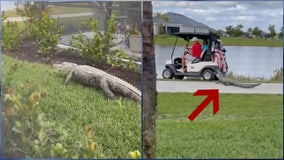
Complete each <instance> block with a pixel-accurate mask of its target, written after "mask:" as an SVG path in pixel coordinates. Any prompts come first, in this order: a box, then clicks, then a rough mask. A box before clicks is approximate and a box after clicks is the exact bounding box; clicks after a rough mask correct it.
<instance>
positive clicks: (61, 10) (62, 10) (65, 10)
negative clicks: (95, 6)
mask: <svg viewBox="0 0 284 160" xmlns="http://www.w3.org/2000/svg"><path fill="white" fill-rule="evenodd" d="M80 5H82V4H80ZM86 5H88V4H86ZM49 11H50V14H52V15H55V14H72V13H84V12H91V11H92V10H91V8H79V7H64V6H53V7H51V8H50V9H49Z"/></svg>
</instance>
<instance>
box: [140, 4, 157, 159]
mask: <svg viewBox="0 0 284 160" xmlns="http://www.w3.org/2000/svg"><path fill="white" fill-rule="evenodd" d="M142 33H143V35H142V36H143V72H142V73H143V91H144V92H143V97H142V100H143V103H142V104H143V125H142V126H143V150H144V154H143V158H145V159H150V158H151V159H154V158H156V136H155V134H156V133H155V126H156V114H157V113H156V111H157V92H156V69H155V68H156V67H155V61H154V59H155V48H154V40H153V11H152V2H151V1H144V2H143V32H142Z"/></svg>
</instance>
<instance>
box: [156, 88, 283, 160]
mask: <svg viewBox="0 0 284 160" xmlns="http://www.w3.org/2000/svg"><path fill="white" fill-rule="evenodd" d="M204 98H205V97H204V96H197V97H196V96H193V94H192V93H176V94H172V93H159V94H158V119H157V133H156V135H157V157H159V158H282V157H283V103H282V100H283V96H282V95H257V94H221V95H220V110H219V112H218V113H217V114H216V115H215V116H213V115H212V103H210V104H209V106H208V107H207V108H206V109H205V110H203V112H201V114H200V115H199V116H198V117H197V118H196V119H195V120H194V121H193V122H191V121H189V120H188V119H187V117H188V115H189V114H190V113H191V112H192V111H193V110H194V109H195V108H196V107H197V106H198V105H199V104H200V103H201V102H202V101H203V100H204Z"/></svg>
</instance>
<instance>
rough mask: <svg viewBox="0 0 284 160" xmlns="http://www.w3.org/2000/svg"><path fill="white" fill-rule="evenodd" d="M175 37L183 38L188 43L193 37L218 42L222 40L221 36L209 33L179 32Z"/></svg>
mask: <svg viewBox="0 0 284 160" xmlns="http://www.w3.org/2000/svg"><path fill="white" fill-rule="evenodd" d="M173 35H174V36H177V37H180V38H183V39H184V40H186V41H188V40H190V39H192V38H193V37H197V38H198V39H202V40H203V39H210V40H211V41H217V39H220V36H218V35H216V34H214V33H212V32H209V33H192V32H177V33H174V34H173Z"/></svg>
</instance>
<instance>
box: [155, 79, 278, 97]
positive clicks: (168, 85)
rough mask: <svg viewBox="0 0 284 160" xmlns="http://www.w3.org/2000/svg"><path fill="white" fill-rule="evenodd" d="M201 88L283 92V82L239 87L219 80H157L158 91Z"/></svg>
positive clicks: (225, 91) (220, 90)
mask: <svg viewBox="0 0 284 160" xmlns="http://www.w3.org/2000/svg"><path fill="white" fill-rule="evenodd" d="M199 89H219V93H256V94H283V84H282V83H262V84H261V85H259V86H257V87H255V88H250V89H246V88H239V87H233V86H224V85H223V84H220V83H219V84H217V82H205V81H204V82H203V81H201V82H196V81H186V80H183V81H182V80H181V81H161V80H160V81H159V80H158V81H157V91H158V92H191V93H194V92H196V91H197V90H199Z"/></svg>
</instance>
